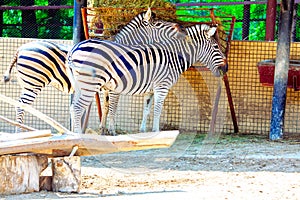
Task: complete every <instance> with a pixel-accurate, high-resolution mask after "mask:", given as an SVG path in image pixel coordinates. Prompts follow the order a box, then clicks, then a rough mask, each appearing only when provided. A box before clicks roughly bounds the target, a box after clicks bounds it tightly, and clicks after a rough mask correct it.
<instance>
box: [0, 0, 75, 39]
mask: <svg viewBox="0 0 300 200" xmlns="http://www.w3.org/2000/svg"><path fill="white" fill-rule="evenodd" d="M49 2H50V0H49ZM49 2H48V0H35V1H34V3H35V6H48V5H49ZM52 2H53V1H52ZM57 3H60V4H61V5H73V3H74V0H57V1H56V4H55V5H58V4H57ZM2 5H7V6H20V5H21V2H20V0H13V1H9V0H4V1H3V3H2ZM50 11H51V12H50ZM53 11H54V10H36V11H34V13H35V17H36V24H37V27H38V28H37V29H38V30H37V32H38V35H37V37H38V38H44V39H46V38H52V39H72V35H73V34H72V33H73V27H72V25H73V16H74V11H73V9H60V10H57V12H53ZM23 28H26V31H33V29H32V28H33V27H23ZM30 28H31V29H30ZM2 37H24V36H23V35H22V11H21V10H6V11H4V12H3V29H2Z"/></svg>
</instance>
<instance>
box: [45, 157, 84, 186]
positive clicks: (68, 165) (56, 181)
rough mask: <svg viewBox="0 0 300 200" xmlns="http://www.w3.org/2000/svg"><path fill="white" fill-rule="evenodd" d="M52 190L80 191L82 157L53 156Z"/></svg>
mask: <svg viewBox="0 0 300 200" xmlns="http://www.w3.org/2000/svg"><path fill="white" fill-rule="evenodd" d="M51 161H52V174H53V175H52V190H53V191H54V192H79V189H80V183H81V170H80V167H81V165H80V157H79V156H71V157H59V158H52V159H51Z"/></svg>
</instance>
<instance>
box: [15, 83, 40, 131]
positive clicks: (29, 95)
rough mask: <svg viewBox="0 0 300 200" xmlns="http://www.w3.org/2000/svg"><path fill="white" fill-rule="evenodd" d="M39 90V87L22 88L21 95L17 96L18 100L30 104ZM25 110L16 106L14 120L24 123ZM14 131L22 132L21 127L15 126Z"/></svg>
mask: <svg viewBox="0 0 300 200" xmlns="http://www.w3.org/2000/svg"><path fill="white" fill-rule="evenodd" d="M40 92H41V89H40V88H36V89H32V90H30V89H22V92H21V95H20V97H19V102H20V103H22V104H27V105H32V104H33V102H34V100H35V99H36V97H37V95H38V94H39V93H40ZM24 116H25V111H24V109H22V108H20V107H16V121H17V122H18V123H20V124H23V123H24ZM15 132H16V133H19V132H23V129H22V128H20V127H16V129H15Z"/></svg>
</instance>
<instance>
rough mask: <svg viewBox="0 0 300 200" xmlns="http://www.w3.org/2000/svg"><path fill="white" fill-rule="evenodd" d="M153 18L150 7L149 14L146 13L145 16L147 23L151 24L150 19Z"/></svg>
mask: <svg viewBox="0 0 300 200" xmlns="http://www.w3.org/2000/svg"><path fill="white" fill-rule="evenodd" d="M151 16H152V13H151V8H150V7H148V10H147V12H146V13H145V16H144V21H147V22H149V21H150V19H151Z"/></svg>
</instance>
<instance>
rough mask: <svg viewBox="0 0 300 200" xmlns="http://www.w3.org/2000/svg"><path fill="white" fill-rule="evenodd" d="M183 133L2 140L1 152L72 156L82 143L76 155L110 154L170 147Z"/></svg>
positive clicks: (65, 136) (1, 153)
mask: <svg viewBox="0 0 300 200" xmlns="http://www.w3.org/2000/svg"><path fill="white" fill-rule="evenodd" d="M178 134H179V131H178V130H175V131H162V132H148V133H138V134H128V135H119V136H102V135H92V134H64V135H52V136H51V137H41V138H31V139H26V140H14V141H2V142H0V155H4V154H15V153H23V152H30V153H37V154H49V155H50V156H54V157H57V156H68V155H69V154H70V153H71V151H72V149H73V147H74V146H78V150H77V151H76V154H75V155H76V156H88V155H97V154H106V153H113V152H119V151H134V150H144V149H152V148H168V147H170V146H171V145H172V144H173V143H174V141H175V140H176V138H177V136H178Z"/></svg>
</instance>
